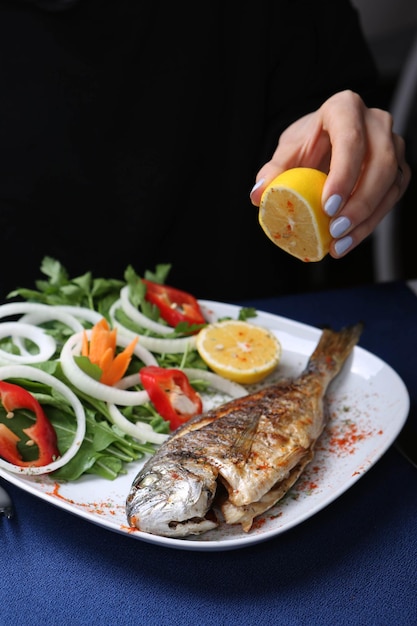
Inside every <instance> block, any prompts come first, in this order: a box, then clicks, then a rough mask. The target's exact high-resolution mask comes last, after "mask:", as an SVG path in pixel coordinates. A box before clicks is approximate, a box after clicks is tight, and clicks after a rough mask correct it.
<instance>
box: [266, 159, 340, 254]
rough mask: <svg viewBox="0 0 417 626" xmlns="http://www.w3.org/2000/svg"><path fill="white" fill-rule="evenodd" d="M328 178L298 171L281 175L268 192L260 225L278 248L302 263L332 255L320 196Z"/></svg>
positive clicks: (312, 171)
mask: <svg viewBox="0 0 417 626" xmlns="http://www.w3.org/2000/svg"><path fill="white" fill-rule="evenodd" d="M326 178H327V175H326V174H324V173H323V172H321V171H319V170H316V169H313V168H308V167H296V168H293V169H290V170H287V171H285V172H282V173H281V174H279V176H277V177H276V178H274V180H273V181H272V182H271V183H270V184H269V185H268V186H267V187H266V188H265V190H264V192H263V194H262V197H261V201H260V205H259V223H260V225H261V226H262V228H263V230H264V231H265V233H266V235H267V236H268V237H269V239H271V241H273V242H274V243H275V244H276V245H277V246H279V247H280V248H282V249H283V250H285V252H288V253H289V254H292V255H293V256H295V257H296V258H298V259H300V260H301V261H305V262H311V261H321V259H323V258H324V257H325V256H326V254H327V253H328V252H329V248H330V242H331V240H332V237H331V235H330V232H329V224H330V217H329V216H328V215H326V213H325V212H324V210H323V207H322V202H321V196H322V192H323V186H324V183H325V182H326Z"/></svg>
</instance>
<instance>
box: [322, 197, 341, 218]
mask: <svg viewBox="0 0 417 626" xmlns="http://www.w3.org/2000/svg"><path fill="white" fill-rule="evenodd" d="M341 204H342V196H339V195H338V194H337V193H335V194H333V196H330V198H328V199H327V201H326V203H325V205H324V212H325V213H327V215H328V216H329V217H333V215H336V213H337V212H338V210H339V207H340V205H341Z"/></svg>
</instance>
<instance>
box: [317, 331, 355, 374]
mask: <svg viewBox="0 0 417 626" xmlns="http://www.w3.org/2000/svg"><path fill="white" fill-rule="evenodd" d="M362 331H363V324H362V323H361V322H359V323H357V324H355V325H353V326H346V327H345V328H342V329H341V330H339V331H335V330H332V329H330V328H325V329H324V330H323V332H322V335H321V337H320V341H319V342H318V344H317V346H316V349H315V350H314V352H313V353H312V355H311V357H310V359H309V361H308V364H307V368H306V369H307V370H308V371H317V369H319V370H320V371H323V370H326V371H328V372H332V373H333V375H336V374H337V373H338V372H339V371H340V369H341V368H342V366H343V364H344V362H345V361H346V359H347V358H348V356H349V355H350V353H351V352H352V350H353V348H354V346H355V345H356V344H357V343H358V341H359V338H360V336H361V333H362Z"/></svg>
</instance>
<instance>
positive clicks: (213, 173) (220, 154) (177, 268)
mask: <svg viewBox="0 0 417 626" xmlns="http://www.w3.org/2000/svg"><path fill="white" fill-rule="evenodd" d="M53 5H54V0H39V1H38V2H33V1H32V2H31V1H30V0H28V1H27V2H24V1H22V2H18V1H17V0H11V1H9V2H4V1H0V46H1V49H0V59H1V61H0V89H1V94H0V229H1V233H2V245H1V248H0V263H1V267H2V271H1V272H0V296H4V295H5V294H6V293H8V291H9V290H11V289H13V288H15V287H17V286H27V287H29V286H31V281H33V280H34V279H36V278H40V277H41V274H40V270H39V267H40V263H41V260H42V258H43V257H44V256H46V255H48V256H52V257H54V258H56V259H58V260H60V261H61V262H62V263H63V265H65V267H66V268H67V269H68V271H69V273H70V275H71V276H75V275H78V274H82V273H84V272H86V271H87V270H91V271H92V272H93V275H94V276H104V277H113V278H122V277H123V271H124V269H125V268H126V267H127V265H129V264H131V265H133V267H134V268H135V269H136V271H137V272H138V273H142V272H143V271H144V270H145V269H154V267H155V265H156V264H157V263H172V266H173V267H172V271H171V273H170V275H169V280H168V281H167V282H169V283H171V284H173V285H175V286H176V287H178V288H182V289H186V290H188V291H191V292H193V293H194V294H195V295H196V296H198V297H202V298H213V299H217V300H227V301H232V300H236V299H238V298H246V297H257V296H268V295H272V294H277V293H285V292H290V291H294V289H296V288H297V287H300V288H307V287H308V284H309V282H308V281H309V280H310V278H311V276H310V275H311V272H312V268H311V266H309V265H306V264H304V263H301V262H300V261H298V260H296V259H293V258H292V257H290V256H288V255H287V254H285V253H284V252H282V251H281V250H279V249H278V248H276V247H275V246H274V245H273V244H272V243H271V242H270V241H269V240H268V239H267V237H266V236H265V235H264V233H263V232H262V230H261V228H260V226H259V225H258V221H257V209H256V208H255V207H253V206H252V205H251V203H250V200H249V192H250V189H251V187H252V185H253V184H254V182H255V175H256V172H257V171H258V169H259V168H260V167H261V166H262V165H263V164H264V163H265V162H266V161H267V160H269V159H270V157H271V155H272V152H273V151H274V149H275V147H276V144H277V141H278V138H279V135H280V133H281V132H282V130H284V129H285V127H286V126H287V125H288V124H289V123H291V122H292V121H294V120H295V119H297V118H299V117H300V116H301V115H303V114H305V113H307V112H310V111H312V110H314V109H316V108H317V107H319V106H320V105H321V104H322V102H323V101H324V100H325V99H326V98H328V97H329V96H330V95H332V94H333V93H335V92H336V91H340V90H342V89H345V88H350V89H352V90H354V91H358V92H359V93H361V94H362V96H363V97H364V99H365V101H366V102H367V103H368V104H371V103H370V100H369V94H368V90H369V89H370V88H371V86H372V85H373V84H374V79H375V70H374V65H373V62H372V59H371V58H370V56H369V52H368V50H367V47H366V45H365V42H364V40H363V38H362V35H361V33H360V30H359V27H358V19H357V14H356V12H355V11H354V10H353V9H352V7H351V5H350V4H349V2H347V1H346V0H321V1H320V0H316V1H315V2H311V1H310V0H275V1H267V0H257V1H256V2H253V1H250V0H248V1H245V0H242V1H241V2H239V3H238V4H237V5H234V4H233V6H231V3H228V2H224V0H223V1H222V2H208V3H205V4H203V5H200V6H199V8H198V9H197V8H195V7H194V5H190V4H189V3H172V2H157V1H156V2H147V3H142V2H139V1H138V0H111V1H109V0H79V1H78V2H71V1H69V2H67V3H66V2H65V0H61V2H59V0H58V2H57V3H56V6H55V8H56V9H58V8H61V9H62V10H55V11H54V10H47V9H52V8H53ZM58 5H60V6H58ZM65 5H67V6H65ZM185 5H187V6H185ZM65 9H67V10H65ZM352 254H353V253H352ZM339 262H340V261H334V263H339Z"/></svg>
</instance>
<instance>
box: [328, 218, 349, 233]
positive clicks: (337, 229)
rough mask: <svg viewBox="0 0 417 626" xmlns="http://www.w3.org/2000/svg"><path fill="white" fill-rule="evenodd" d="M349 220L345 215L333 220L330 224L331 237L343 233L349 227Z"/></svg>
mask: <svg viewBox="0 0 417 626" xmlns="http://www.w3.org/2000/svg"><path fill="white" fill-rule="evenodd" d="M350 225H351V222H350V219H348V218H347V217H338V218H337V219H335V221H334V222H332V224H331V225H330V234H331V236H332V237H335V238H337V237H341V236H342V235H343V233H345V232H346V231H347V229H348V228H350Z"/></svg>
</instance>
